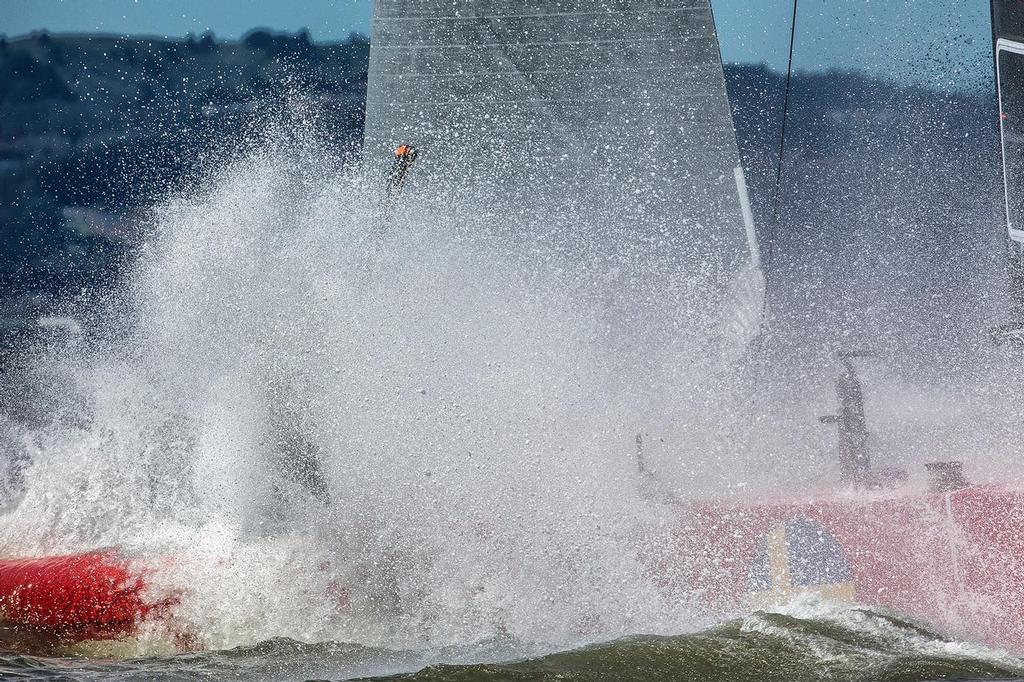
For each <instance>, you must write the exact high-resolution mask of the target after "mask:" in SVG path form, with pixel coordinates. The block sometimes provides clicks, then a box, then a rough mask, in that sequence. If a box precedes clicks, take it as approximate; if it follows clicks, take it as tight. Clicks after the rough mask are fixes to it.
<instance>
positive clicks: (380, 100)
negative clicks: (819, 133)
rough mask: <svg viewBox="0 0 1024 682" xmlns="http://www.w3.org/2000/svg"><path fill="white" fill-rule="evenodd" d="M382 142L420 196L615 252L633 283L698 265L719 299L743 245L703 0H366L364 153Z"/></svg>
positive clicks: (383, 157) (721, 87) (719, 77)
mask: <svg viewBox="0 0 1024 682" xmlns="http://www.w3.org/2000/svg"><path fill="white" fill-rule="evenodd" d="M399 144H411V145H414V146H416V147H417V148H419V149H420V151H421V157H420V160H419V161H417V167H416V170H415V178H414V183H413V184H415V185H416V186H417V187H418V188H420V189H422V190H424V191H423V192H422V194H423V196H425V197H430V196H440V195H442V194H443V195H445V196H446V197H448V198H446V201H450V195H451V192H452V188H456V187H457V188H458V190H457V191H458V193H459V201H458V202H455V203H456V204H460V205H461V204H467V203H468V204H470V205H474V204H485V203H486V205H487V206H488V209H489V210H488V212H487V215H488V216H490V217H492V218H493V217H495V216H497V217H498V218H499V219H500V220H501V222H502V224H503V225H504V226H505V227H506V228H507V229H510V230H516V229H525V228H524V227H523V226H524V225H533V226H536V225H538V224H546V225H551V226H557V228H553V229H558V230H559V231H560V233H561V234H565V235H570V236H568V237H567V240H569V241H573V243H575V244H577V245H579V248H581V249H584V250H589V251H590V252H598V253H597V255H606V256H608V258H609V260H612V261H614V260H615V259H616V258H618V259H620V260H623V261H624V260H626V259H627V258H628V259H630V261H631V265H632V266H633V267H635V268H636V269H638V270H644V271H645V272H644V273H642V274H638V275H637V278H640V279H643V280H645V282H644V283H643V284H642V285H640V289H643V291H641V292H634V293H637V295H646V296H649V295H650V293H651V290H652V289H656V288H657V286H658V285H657V280H658V278H659V277H660V278H661V279H662V281H664V280H666V279H669V278H673V277H677V276H678V274H679V273H680V272H684V273H685V272H686V271H692V272H698V271H699V272H701V273H702V275H703V276H706V277H709V278H711V279H714V280H716V282H718V283H719V284H720V285H721V286H719V287H718V288H717V289H716V291H717V292H718V293H717V294H715V295H714V296H711V298H712V299H715V298H716V297H717V300H709V301H708V303H710V304H711V305H712V306H717V307H720V308H722V309H723V310H724V312H725V313H726V314H728V310H726V309H727V308H728V306H729V305H731V304H730V302H729V297H730V296H731V294H730V293H729V292H730V291H735V290H737V287H736V286H734V285H735V281H736V279H737V278H743V277H749V275H750V269H751V267H752V266H751V262H752V261H754V260H756V259H755V258H754V256H753V253H754V251H755V250H756V245H754V244H753V243H752V242H751V239H750V237H749V235H752V234H753V232H752V230H750V229H748V225H747V224H746V222H745V220H744V212H743V209H742V206H741V202H740V193H739V191H738V188H737V177H738V176H737V174H736V173H735V169H736V168H737V167H738V166H739V155H738V151H737V147H736V140H735V135H734V132H733V126H732V118H731V113H730V109H729V102H728V98H727V95H726V90H725V81H724V78H723V74H722V65H721V60H720V55H719V50H718V43H717V37H716V35H715V27H714V21H713V18H712V14H711V8H710V6H709V4H708V0H377V3H376V8H375V17H374V28H373V38H372V42H371V57H370V81H369V87H368V92H367V120H366V134H365V143H364V157H365V161H366V162H367V163H368V164H369V165H370V166H371V167H376V168H381V169H384V168H386V167H387V166H388V164H389V163H390V158H391V153H392V151H393V150H394V149H395V147H396V146H398V145H399ZM431 186H433V189H431V190H429V191H427V190H426V188H427V187H431ZM466 213H467V214H471V215H479V213H478V212H474V211H471V210H470V211H466ZM580 225H585V226H586V227H585V229H586V230H588V235H587V238H586V239H578V238H577V237H578V236H579V234H578V232H579V230H581V229H584V228H581V227H580ZM595 235H598V236H597V237H595ZM587 255H588V257H590V256H593V255H595V254H594V253H588V254H587ZM755 274H756V273H755ZM634 279H636V278H634ZM755 279H757V277H755ZM739 289H741V290H743V291H745V292H749V291H751V288H750V287H749V286H745V287H739ZM754 289H755V290H756V289H757V287H754ZM742 298H743V301H744V303H743V304H742V305H745V306H747V307H748V308H749V307H751V306H753V307H755V308H756V307H757V306H759V302H754V303H751V302H750V300H749V299H750V296H749V295H747V294H744V296H743V297H742ZM758 312H759V311H751V310H746V311H744V312H743V314H742V315H741V318H742V319H745V320H749V319H757V318H758Z"/></svg>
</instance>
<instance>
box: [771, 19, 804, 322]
mask: <svg viewBox="0 0 1024 682" xmlns="http://www.w3.org/2000/svg"><path fill="white" fill-rule="evenodd" d="M798 3H799V0H793V19H792V21H791V22H790V24H789V27H790V28H789V61H788V64H787V65H786V89H785V94H784V95H783V99H782V131H781V134H780V135H779V163H778V166H777V168H776V170H775V210H774V211H773V213H774V216H773V219H772V228H771V231H770V234H769V239H768V259H767V261H766V262H765V265H764V274H765V280H766V281H767V278H768V274H769V272H770V271H771V268H772V257H773V256H774V255H775V239H776V237H777V234H776V233H777V232H778V228H779V219H780V218H781V217H782V163H783V159H784V158H785V154H786V123H787V121H788V120H789V86H790V83H791V82H792V80H793V47H794V46H795V44H796V16H797V5H798ZM765 305H767V296H766V297H765Z"/></svg>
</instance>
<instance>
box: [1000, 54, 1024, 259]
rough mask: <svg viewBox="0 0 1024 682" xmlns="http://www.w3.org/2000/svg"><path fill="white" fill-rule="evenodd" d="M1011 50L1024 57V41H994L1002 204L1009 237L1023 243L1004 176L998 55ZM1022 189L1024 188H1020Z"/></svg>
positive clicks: (1004, 162)
mask: <svg viewBox="0 0 1024 682" xmlns="http://www.w3.org/2000/svg"><path fill="white" fill-rule="evenodd" d="M1003 52H1012V53H1014V54H1019V55H1021V56H1022V57H1024V43H1019V42H1017V41H1014V40H1007V39H1006V38H1000V39H999V40H997V41H996V95H997V97H998V98H999V157H1000V158H1001V159H1002V160H1003V205H1004V207H1005V210H1006V225H1007V227H1008V228H1009V231H1010V239H1012V240H1014V241H1016V242H1020V243H1021V244H1024V229H1020V228H1017V227H1014V224H1013V219H1012V218H1011V216H1010V182H1009V180H1008V178H1007V176H1006V155H1005V151H1006V141H1005V140H1004V139H1003V73H1002V68H1001V66H1000V59H999V57H1000V55H1001V54H1002V53H1003ZM1021 190H1022V191H1024V188H1021Z"/></svg>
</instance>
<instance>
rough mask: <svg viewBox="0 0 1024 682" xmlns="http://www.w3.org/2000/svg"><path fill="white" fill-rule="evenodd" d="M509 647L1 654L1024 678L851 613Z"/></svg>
mask: <svg viewBox="0 0 1024 682" xmlns="http://www.w3.org/2000/svg"><path fill="white" fill-rule="evenodd" d="M542 652H543V647H540V646H537V645H532V644H526V643H523V642H517V641H513V640H501V639H495V640H488V641H484V642H480V643H478V644H476V645H473V646H466V647H460V648H443V649H432V650H431V649H425V650H405V651H396V650H388V649H378V648H372V647H365V646H360V645H357V644H345V643H336V642H326V643H301V642H298V641H295V640H291V639H270V640H266V641H263V642H260V643H258V644H255V645H251V646H242V647H237V648H233V649H229V650H223V651H210V652H203V653H191V654H179V655H174V656H157V657H142V658H125V659H113V658H106V659H104V658H93V657H88V658H85V657H67V656H64V657H53V656H41V655H26V654H23V653H16V652H7V653H4V654H2V655H0V678H2V679H20V680H30V679H40V680H43V679H48V680H111V679H114V680H268V681H269V680H275V681H276V680H357V679H358V680H365V679H372V680H430V681H438V682H440V681H445V682H447V681H452V682H455V681H459V682H461V681H467V682H468V681H471V680H581V681H583V680H637V681H639V680H700V681H706V682H717V681H722V682H725V681H729V682H733V681H746V680H749V681H751V682H772V681H776V680H777V681H779V682H783V681H786V682H796V681H802V680H807V681H815V682H817V681H819V680H820V681H824V680H844V681H846V680H849V681H860V680H863V681H865V682H867V681H872V682H874V681H878V682H882V681H885V682H911V681H914V682H917V681H923V680H975V679H989V680H1011V679H1013V680H1018V679H1024V659H1021V658H1017V657H1015V656H1013V655H1011V654H1008V653H1004V652H999V651H995V650H991V649H987V648H985V647H983V646H980V645H975V644H970V643H965V642H960V641H957V640H955V639H951V638H947V637H944V636H942V635H940V634H938V633H936V632H933V631H931V630H929V629H928V628H926V627H923V626H921V625H919V624H916V623H913V622H911V621H909V620H904V619H902V618H900V617H898V616H897V615H896V614H892V613H888V612H885V611H881V610H871V609H867V608H860V607H854V606H849V607H847V606H838V605H834V606H830V607H828V608H825V609H822V608H821V607H820V605H818V606H817V607H816V608H812V609H809V610H808V609H801V608H796V609H792V608H791V609H783V610H780V611H777V612H755V613H752V614H750V615H748V616H746V617H743V618H739V619H734V620H731V621H728V622H725V623H723V624H720V625H718V626H715V627H712V628H710V629H706V630H703V631H700V632H696V633H691V634H682V635H677V636H643V635H638V636H631V637H625V638H622V639H619V640H616V641H612V642H605V643H597V644H590V645H585V646H581V647H578V648H573V649H570V650H566V651H555V652H550V653H542Z"/></svg>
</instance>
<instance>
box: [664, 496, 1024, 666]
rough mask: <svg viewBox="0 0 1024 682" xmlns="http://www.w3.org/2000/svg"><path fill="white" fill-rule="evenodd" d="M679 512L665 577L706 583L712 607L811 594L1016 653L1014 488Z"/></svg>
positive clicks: (1020, 606)
mask: <svg viewBox="0 0 1024 682" xmlns="http://www.w3.org/2000/svg"><path fill="white" fill-rule="evenodd" d="M685 518H686V519H687V521H686V524H685V527H684V528H683V529H682V532H680V533H679V536H678V544H677V545H676V546H675V547H674V548H672V549H671V550H670V551H669V552H667V553H666V554H665V555H663V556H661V557H660V559H659V561H660V562H661V563H662V565H661V567H660V568H661V569H662V570H664V569H668V568H669V564H668V563H667V562H673V563H675V564H676V565H674V566H671V568H672V569H673V570H671V571H669V570H664V572H663V574H664V575H672V576H677V578H675V579H674V580H673V581H672V582H673V585H672V586H674V587H677V588H678V589H681V590H682V589H692V587H693V586H695V585H696V586H699V587H702V588H703V589H704V590H705V597H706V600H705V603H706V606H707V608H708V610H709V612H711V613H717V614H721V613H730V612H742V611H748V610H749V609H751V608H757V607H758V606H764V605H766V604H769V603H781V602H784V601H786V600H788V599H789V598H791V597H792V596H793V595H795V594H797V593H799V592H817V593H821V594H824V595H825V596H829V597H837V598H841V599H849V600H853V601H856V602H857V603H861V604H867V605H878V606H885V607H888V608H892V609H895V610H897V611H899V612H901V613H906V614H909V615H911V616H915V617H918V618H920V619H923V620H926V621H928V622H930V623H932V624H935V625H937V626H939V627H941V628H943V629H945V630H946V631H948V632H949V633H950V634H953V635H957V636H963V637H969V638H971V639H974V640H978V641H982V642H985V643H988V644H991V645H995V646H1000V647H1003V648H1009V649H1013V650H1017V651H1024V627H1022V626H1024V571H1022V568H1024V492H1022V491H1020V490H1014V489H1009V488H1003V487H998V486H972V487H968V488H964V489H961V490H958V491H955V492H951V493H933V494H929V493H922V494H899V495H897V494H894V493H890V494H888V495H886V494H885V493H864V492H859V493H852V492H851V493H843V494H838V495H832V496H828V497H823V498H818V499H806V500H798V499H789V500H785V499H779V500H766V501H762V502H759V503H755V504H749V503H747V504H742V503H723V502H715V503H706V504H694V505H691V506H688V507H687V509H686V512H685ZM673 555H674V556H673ZM680 559H681V560H680ZM659 572H661V571H659Z"/></svg>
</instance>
